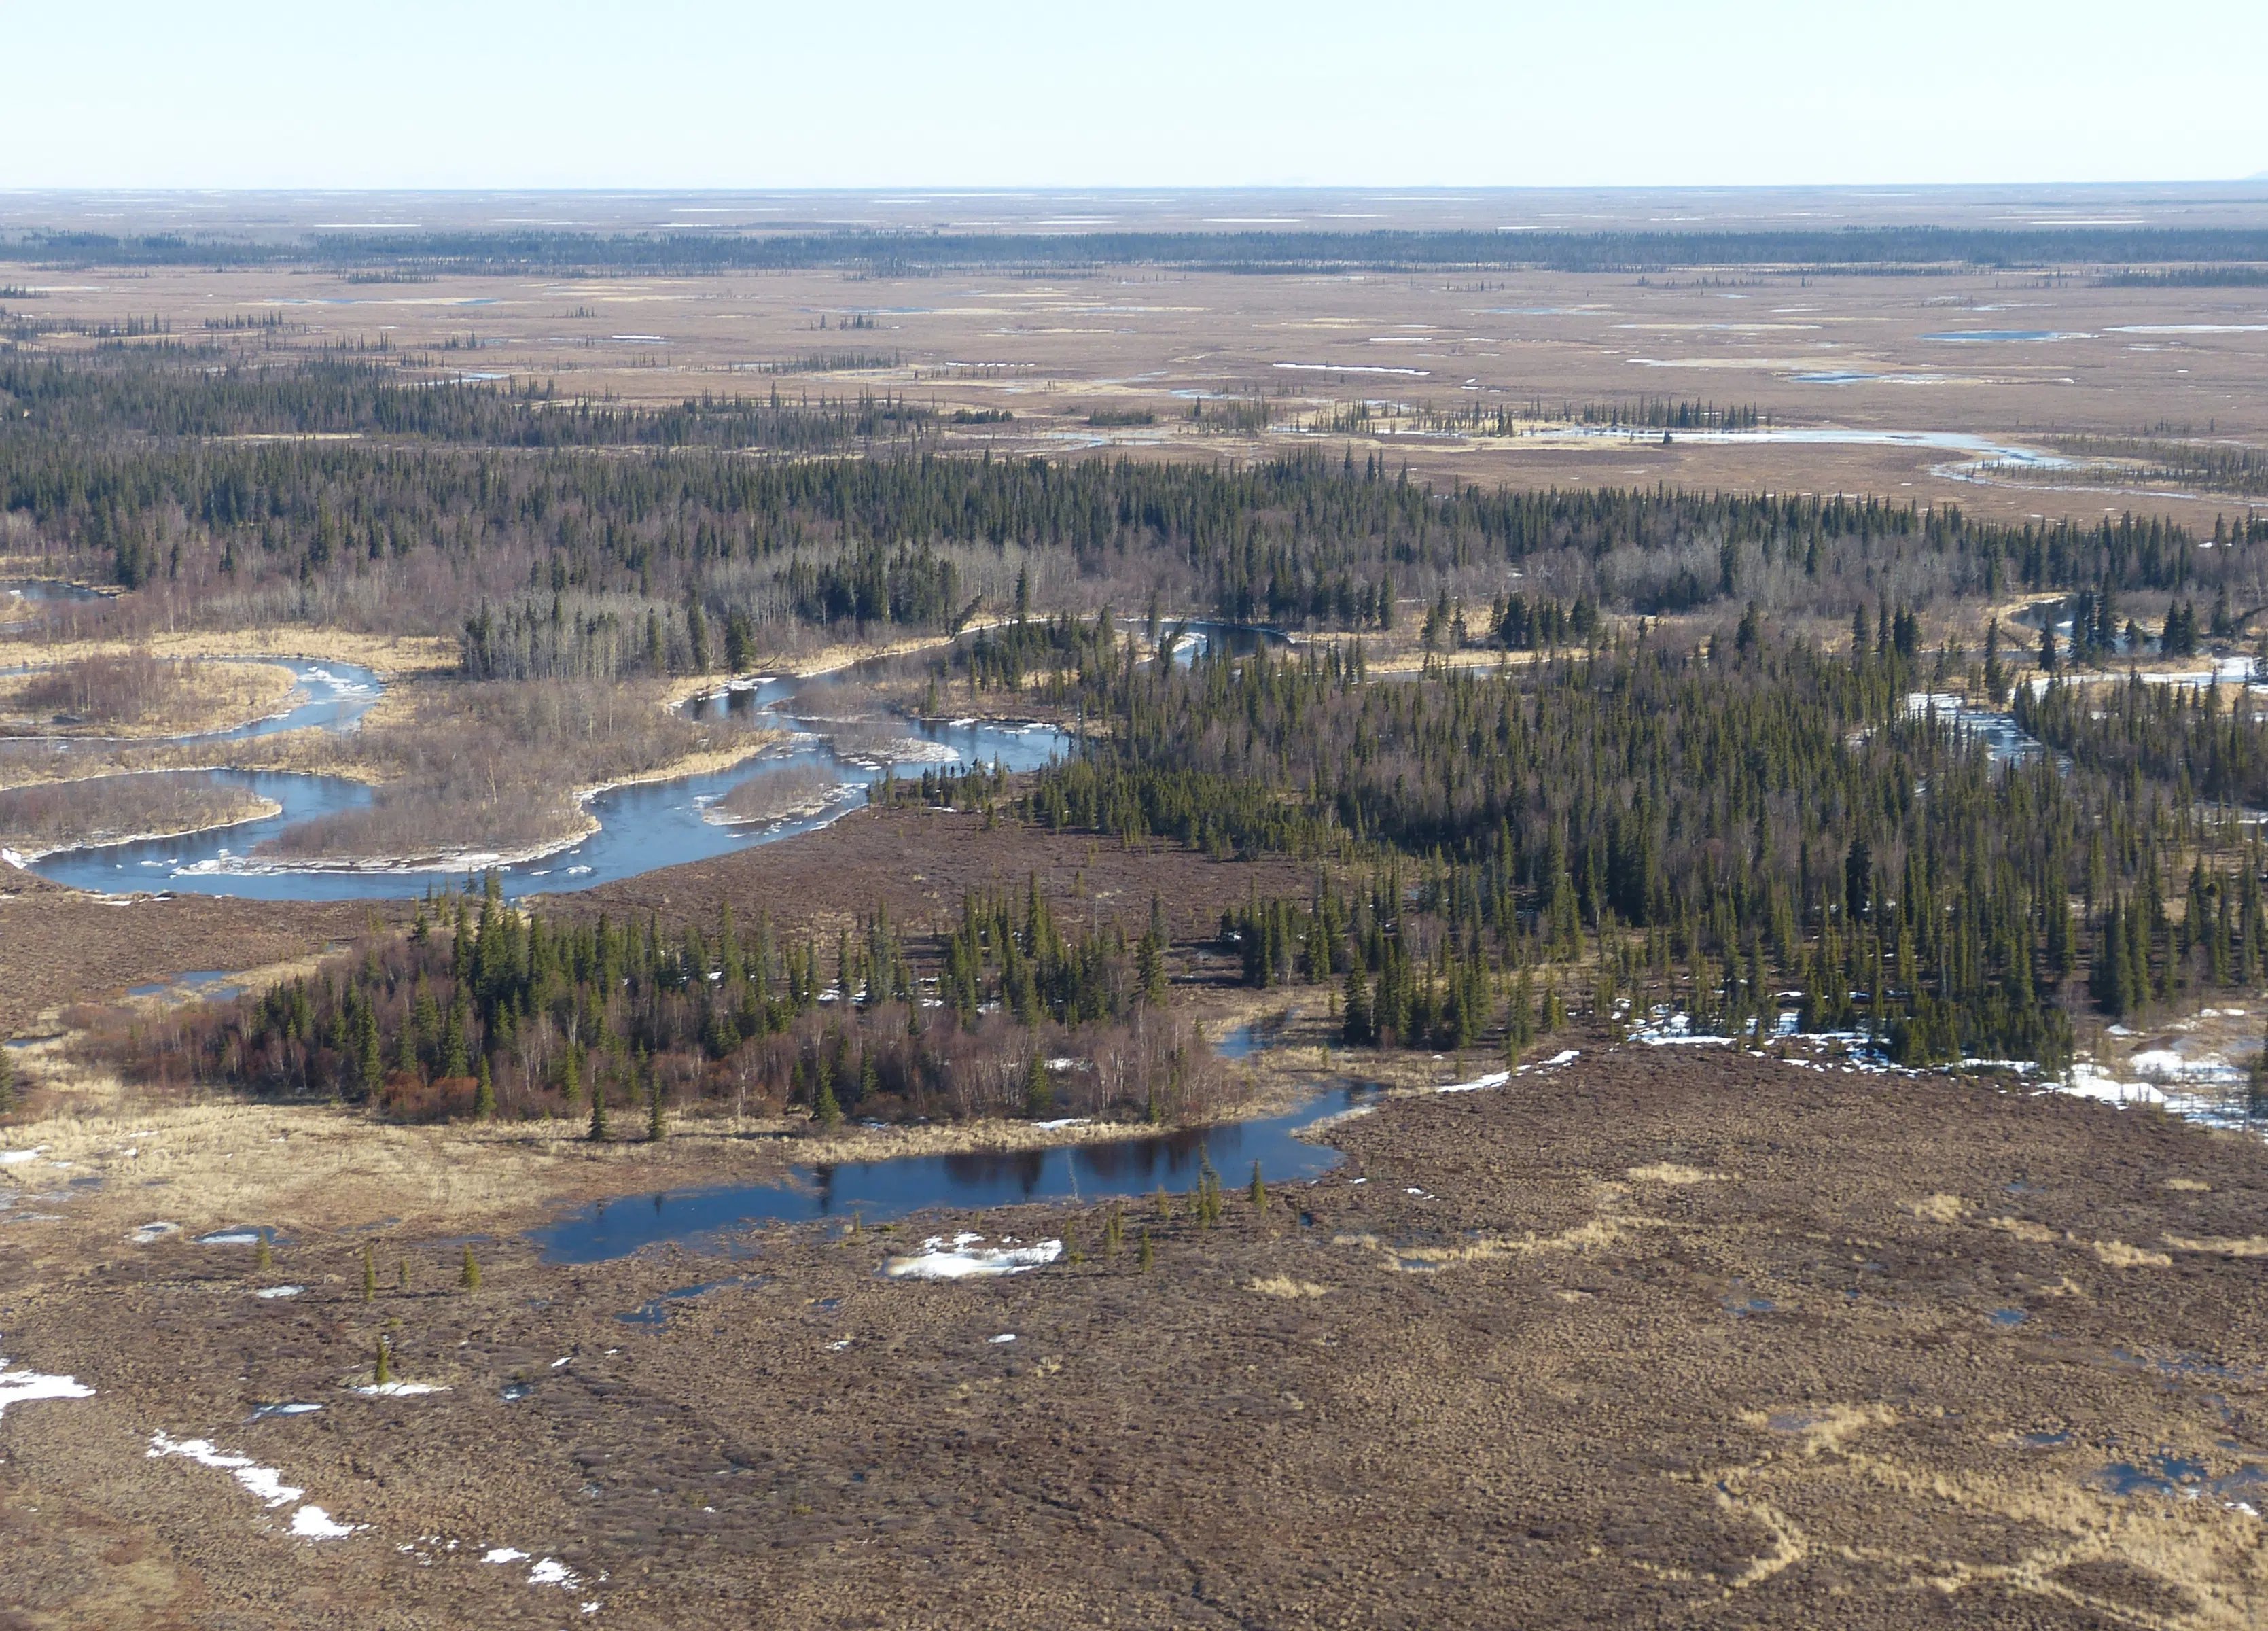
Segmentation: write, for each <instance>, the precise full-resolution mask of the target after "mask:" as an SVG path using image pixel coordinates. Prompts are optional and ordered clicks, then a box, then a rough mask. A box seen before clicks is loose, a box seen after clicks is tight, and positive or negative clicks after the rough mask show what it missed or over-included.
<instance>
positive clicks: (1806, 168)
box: [0, 0, 2268, 188]
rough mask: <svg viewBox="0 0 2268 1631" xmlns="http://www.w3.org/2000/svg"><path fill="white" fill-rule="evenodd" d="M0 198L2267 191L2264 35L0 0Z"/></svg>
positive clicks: (2106, 20) (893, 4) (1843, 18)
mask: <svg viewBox="0 0 2268 1631" xmlns="http://www.w3.org/2000/svg"><path fill="white" fill-rule="evenodd" d="M0 63H4V64H5V66H4V68H0V85H4V91H0V188H25V187H292V188H305V187H659V188H693V187H764V188H769V187H829V188H841V187H951V186H957V185H959V186H990V187H1015V186H1040V187H1062V186H1084V187H1113V186H1119V187H1123V186H1176V187H1192V186H1208V185H1210V186H1247V185H1281V184H1292V185H1307V184H1314V185H1332V184H1339V185H1352V186H1381V185H1383V186H1420V185H1433V186H1458V187H1473V186H1484V185H1500V186H1596V185H1609V186H1634V185H1655V186H1661V185H1681V186H1683V185H1727V184H1735V185H1737V184H1760V183H1839V182H1852V183H1856V182H1889V181H1899V182H1961V181H2176V180H2205V179H2213V178H2232V177H2238V176H2244V175H2249V174H2252V173H2258V172H2261V171H2264V170H2268V96H2264V94H2263V75H2264V68H2268V0H2154V3H2153V4H2133V3H2132V0H2127V3H2125V4H2102V3H2100V0H2059V3H2058V4H2039V3H2035V0H1962V3H1957V4H1946V3H1944V0H1908V3H1905V4H1866V5H1860V4H1836V3H1835V0H1807V3H1803V4H1778V3H1777V0H1768V3H1756V4H1741V3H1739V0H1720V3H1719V4H1705V3H1703V0H1680V3H1677V4H1653V3H1652V0H1631V3H1629V4H1586V3H1585V0H1554V3H1552V4H1528V3H1527V0H1493V3H1492V4H1466V3H1464V0H1430V3H1421V4H1398V5H1397V4H1359V5H1356V4H1337V3H1336V0H1306V3H1305V4H1276V3H1273V0H1270V3H1266V4H1238V3H1237V0H1209V3H1202V4H1192V3H1190V0H1146V3H1145V4H1116V5H1110V6H1098V5H1082V4H1070V3H1068V0H1066V3H1064V4H1051V5H1042V4H1020V3H1008V4H985V3H983V0H968V3H965V4H952V3H951V0H924V3H922V4H900V3H899V0H869V3H868V4H851V5H843V6H822V5H816V4H802V5H783V4H762V3H756V4H745V3H744V4H726V3H725V0H647V3H646V4H638V5H611V4H584V3H580V0H549V3H548V4H528V3H527V0H492V3H486V4H484V3H482V0H458V3H457V4H431V3H429V0H407V3H401V0H394V3H390V4H389V3H386V0H381V3H380V4H365V5H341V4H272V3H269V0H203V4H183V3H182V0H166V3H164V4H142V3H138V0H113V3H110V4H104V3H103V0H83V3H82V4H54V3H53V0H33V3H31V4H26V3H24V0H0Z"/></svg>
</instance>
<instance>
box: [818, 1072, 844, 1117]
mask: <svg viewBox="0 0 2268 1631" xmlns="http://www.w3.org/2000/svg"><path fill="white" fill-rule="evenodd" d="M811 1118H812V1119H813V1120H814V1121H815V1122H817V1123H818V1124H819V1125H821V1126H822V1127H838V1126H840V1125H843V1106H842V1105H841V1104H840V1103H836V1097H835V1079H834V1077H833V1076H831V1075H829V1074H827V1073H826V1072H825V1071H824V1070H822V1071H821V1074H820V1077H819V1096H818V1098H817V1099H816V1100H815V1101H814V1103H813V1104H812V1107H811Z"/></svg>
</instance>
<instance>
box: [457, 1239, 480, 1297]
mask: <svg viewBox="0 0 2268 1631" xmlns="http://www.w3.org/2000/svg"><path fill="white" fill-rule="evenodd" d="M457 1283H458V1284H459V1285H460V1286H462V1287H463V1288H465V1289H466V1290H468V1291H478V1290H479V1289H480V1288H481V1266H480V1265H479V1264H477V1263H475V1262H474V1261H473V1243H472V1242H471V1241H469V1240H468V1241H467V1242H466V1243H465V1266H464V1267H463V1268H462V1269H460V1270H459V1271H458V1273H457Z"/></svg>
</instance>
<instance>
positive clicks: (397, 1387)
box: [355, 1382, 449, 1399]
mask: <svg viewBox="0 0 2268 1631" xmlns="http://www.w3.org/2000/svg"><path fill="white" fill-rule="evenodd" d="M355 1391H356V1392H357V1393H367V1394H372V1395H375V1396H377V1397H379V1398H384V1399H410V1398H414V1397H415V1396H416V1395H417V1394H420V1393H446V1392H447V1391H449V1390H448V1389H447V1388H445V1387H443V1386H441V1385H440V1384H438V1383H434V1382H373V1383H369V1384H365V1385H364V1386H362V1387H358V1388H357V1389H356V1390H355Z"/></svg>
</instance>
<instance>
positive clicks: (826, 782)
mask: <svg viewBox="0 0 2268 1631" xmlns="http://www.w3.org/2000/svg"><path fill="white" fill-rule="evenodd" d="M842 785H843V784H842V782H841V781H840V780H839V779H837V778H836V777H835V776H833V775H832V774H830V773H829V772H828V771H824V770H822V769H821V768H820V767H819V766H818V765H816V764H788V765H783V766H781V767H780V768H779V769H777V770H769V771H757V772H756V773H755V775H753V776H751V777H749V778H748V779H747V780H745V781H742V782H740V783H737V784H736V785H735V786H733V789H732V790H731V791H730V792H729V793H725V796H724V797H723V798H721V799H719V800H718V801H717V802H716V803H715V804H714V805H712V806H711V809H712V810H713V811H714V812H715V813H716V814H717V815H718V816H722V817H724V818H726V819H729V820H732V821H735V822H772V821H785V820H787V819H789V818H791V817H792V816H815V815H817V814H818V813H819V812H820V811H821V810H822V809H824V808H826V807H827V804H828V801H829V800H831V799H832V798H833V797H834V796H835V795H836V793H837V792H838V791H839V790H840V789H841V787H842Z"/></svg>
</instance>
